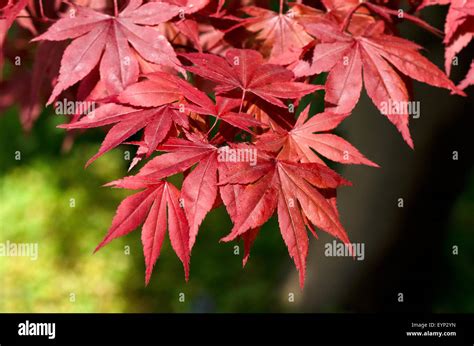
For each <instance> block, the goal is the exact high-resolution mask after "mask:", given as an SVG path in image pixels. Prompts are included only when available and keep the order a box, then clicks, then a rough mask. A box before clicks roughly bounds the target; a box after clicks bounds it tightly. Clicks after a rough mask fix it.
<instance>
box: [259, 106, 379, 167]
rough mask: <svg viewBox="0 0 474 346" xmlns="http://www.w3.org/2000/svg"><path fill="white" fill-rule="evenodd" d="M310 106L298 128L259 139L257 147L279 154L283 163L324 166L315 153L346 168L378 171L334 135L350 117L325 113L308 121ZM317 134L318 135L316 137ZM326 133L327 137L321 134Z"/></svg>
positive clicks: (306, 109)
mask: <svg viewBox="0 0 474 346" xmlns="http://www.w3.org/2000/svg"><path fill="white" fill-rule="evenodd" d="M308 115H309V106H307V107H306V108H305V109H304V110H303V112H301V114H300V115H299V117H298V120H297V122H296V124H295V126H294V127H293V128H292V129H291V130H290V131H286V130H283V129H279V130H277V131H269V132H266V133H265V134H263V135H262V136H260V138H259V141H258V145H260V146H261V147H262V148H265V149H267V150H271V151H274V152H278V156H277V157H278V158H279V159H280V160H289V161H294V162H317V163H320V164H323V165H325V163H324V161H323V160H321V159H320V158H319V157H318V155H316V154H315V153H314V152H316V153H318V154H320V155H322V156H324V157H326V158H328V159H330V160H332V161H336V162H340V163H346V164H364V165H368V166H374V167H378V165H377V164H375V163H373V162H372V161H370V160H368V159H367V158H366V157H365V156H364V155H362V154H361V153H360V152H359V151H358V150H357V149H356V148H354V147H353V146H352V145H351V144H350V143H349V142H347V141H346V140H344V139H342V138H341V137H339V136H336V135H334V134H331V133H327V131H329V130H333V129H334V128H336V127H337V126H338V125H339V123H340V122H341V121H343V120H344V119H345V118H347V116H348V115H349V114H339V113H332V112H324V113H320V114H316V115H314V116H313V117H311V118H310V119H309V120H308ZM316 132H318V133H316ZM320 132H324V133H320Z"/></svg>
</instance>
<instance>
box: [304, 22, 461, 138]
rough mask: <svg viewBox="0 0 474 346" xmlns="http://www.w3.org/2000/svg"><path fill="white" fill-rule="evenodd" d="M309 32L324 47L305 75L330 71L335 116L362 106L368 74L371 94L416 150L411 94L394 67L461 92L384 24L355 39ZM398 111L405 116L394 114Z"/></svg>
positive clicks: (313, 28)
mask: <svg viewBox="0 0 474 346" xmlns="http://www.w3.org/2000/svg"><path fill="white" fill-rule="evenodd" d="M306 30H307V31H308V32H309V33H311V34H312V35H314V36H315V37H317V38H318V39H319V40H320V41H321V42H322V43H320V44H317V45H316V47H315V48H314V55H313V60H312V65H311V70H310V72H309V73H305V74H316V73H321V72H326V71H329V75H328V79H327V82H326V86H325V87H326V96H325V100H326V101H327V102H329V103H330V104H332V105H334V107H333V108H332V110H333V111H334V112H339V113H349V112H351V111H352V109H353V108H354V107H355V105H356V104H357V102H358V100H359V96H360V92H361V89H362V72H363V80H364V85H365V89H366V91H367V94H368V95H369V96H370V98H371V99H372V101H373V102H374V104H375V106H376V107H377V108H378V109H379V110H380V111H381V112H382V113H384V115H385V116H386V117H387V118H388V119H389V120H390V121H391V122H392V123H393V124H394V125H395V126H396V127H397V129H398V130H399V131H400V133H401V134H402V136H403V138H404V139H405V141H406V142H407V143H408V145H410V146H411V147H413V142H412V139H411V136H410V132H409V130H408V118H409V117H408V113H407V111H406V109H404V108H405V107H404V106H403V105H406V104H407V103H408V101H409V97H408V92H407V89H406V86H405V83H404V82H403V80H402V78H401V77H400V75H399V74H398V72H397V71H396V70H395V69H394V68H393V67H392V65H393V66H394V67H396V68H397V70H399V71H401V72H402V73H403V74H405V75H407V76H409V77H411V78H413V79H416V80H418V81H421V82H425V83H427V84H431V85H433V86H437V87H442V88H446V89H449V90H451V91H453V92H459V90H458V89H457V88H456V86H455V85H454V84H453V82H452V81H451V80H449V79H448V77H447V76H446V75H445V74H444V73H443V72H442V71H441V70H439V69H438V68H437V67H436V66H435V65H434V64H433V63H431V62H430V61H429V60H428V59H426V58H425V57H424V56H422V55H421V54H420V53H419V52H418V50H419V49H421V47H420V46H419V45H417V44H415V43H413V42H411V41H408V40H405V39H401V38H398V37H395V36H393V35H386V34H384V32H383V30H384V25H383V22H381V21H379V22H377V23H376V24H374V25H372V26H370V27H368V28H367V29H366V31H365V33H364V34H363V35H361V36H352V35H351V34H349V33H347V32H343V31H341V30H340V28H339V27H338V26H337V25H335V24H331V23H329V22H326V23H313V24H308V25H306ZM392 105H396V106H397V107H398V109H399V111H398V112H393V110H394V109H395V107H392Z"/></svg>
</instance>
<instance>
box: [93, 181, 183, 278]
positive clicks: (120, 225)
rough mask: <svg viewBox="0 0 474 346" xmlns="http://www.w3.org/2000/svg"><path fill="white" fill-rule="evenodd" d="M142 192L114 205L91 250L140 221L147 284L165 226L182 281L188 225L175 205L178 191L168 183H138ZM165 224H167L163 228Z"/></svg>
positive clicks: (120, 235)
mask: <svg viewBox="0 0 474 346" xmlns="http://www.w3.org/2000/svg"><path fill="white" fill-rule="evenodd" d="M143 187H146V189H145V190H144V191H141V192H138V193H136V194H134V195H131V196H129V197H127V198H126V199H124V200H123V201H122V203H120V205H119V207H118V208H117V213H116V214H115V217H114V219H113V221H112V226H111V228H110V229H109V232H108V233H107V235H106V236H105V238H104V240H102V242H101V243H100V244H99V245H98V246H97V248H96V249H95V251H94V252H97V251H98V250H99V249H100V248H102V247H103V246H105V245H107V244H108V243H109V242H111V241H112V240H113V239H116V238H119V237H122V236H124V235H126V234H128V233H130V232H132V231H133V230H135V229H136V228H138V227H139V226H140V225H141V224H143V228H142V243H143V252H144V255H145V264H146V276H145V282H146V284H148V283H149V281H150V278H151V273H152V271H153V267H154V265H155V263H156V261H157V260H158V258H159V256H160V251H161V245H162V244H163V240H164V237H165V235H166V229H167V228H168V234H169V238H170V241H171V247H172V248H173V250H174V252H175V253H176V255H177V256H178V258H179V259H180V260H181V262H182V263H183V266H184V273H185V278H186V281H187V280H188V278H189V261H190V253H189V246H188V244H189V227H188V223H187V221H186V217H185V215H184V211H183V209H182V208H181V207H180V204H179V190H178V189H177V188H176V187H175V186H174V185H172V184H170V183H168V182H160V183H158V184H156V185H151V186H144V185H143V186H142V188H143ZM167 225H168V227H167Z"/></svg>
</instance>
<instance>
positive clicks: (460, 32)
mask: <svg viewBox="0 0 474 346" xmlns="http://www.w3.org/2000/svg"><path fill="white" fill-rule="evenodd" d="M448 4H449V5H450V6H449V10H448V14H447V16H446V23H445V25H444V33H445V37H444V44H445V45H446V49H445V54H444V55H445V59H444V68H445V70H446V74H447V75H448V76H449V75H450V74H451V67H452V66H453V62H454V58H455V57H456V55H457V54H458V53H459V52H460V51H461V50H462V49H463V48H465V47H466V46H467V45H468V44H469V43H470V42H471V41H472V38H473V37H474V1H473V0H424V1H423V2H422V3H421V5H420V7H419V9H422V8H424V7H426V6H431V5H448ZM473 62H474V60H473ZM471 66H473V64H472V63H471ZM473 73H474V72H472V69H471V70H469V72H468V73H467V75H466V77H465V79H464V80H463V81H462V82H461V83H460V85H459V88H460V89H465V88H466V87H467V86H469V85H471V84H472V83H473V82H472V80H473V78H474V77H473V76H472V74H473Z"/></svg>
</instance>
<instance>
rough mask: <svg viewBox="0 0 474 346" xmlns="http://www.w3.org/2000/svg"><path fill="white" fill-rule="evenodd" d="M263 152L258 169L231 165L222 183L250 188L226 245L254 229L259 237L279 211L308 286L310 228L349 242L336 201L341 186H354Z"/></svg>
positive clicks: (314, 167) (325, 171)
mask: <svg viewBox="0 0 474 346" xmlns="http://www.w3.org/2000/svg"><path fill="white" fill-rule="evenodd" d="M254 150H258V149H257V148H254ZM258 153H259V155H258V160H257V164H256V165H255V166H251V165H248V164H236V165H232V166H233V167H232V166H231V168H230V170H229V172H228V175H227V176H226V177H224V178H221V179H220V182H219V183H220V184H221V185H229V184H230V185H235V184H239V185H244V186H245V187H244V188H243V189H242V191H240V192H239V194H238V197H237V198H238V202H237V203H238V207H239V210H238V211H237V212H235V211H234V212H233V213H232V214H234V218H233V222H234V227H233V228H232V230H231V232H230V234H229V235H228V236H226V237H224V238H223V240H224V241H231V240H234V239H235V238H236V237H238V236H241V235H243V234H245V233H246V232H248V231H249V230H251V231H252V232H256V231H255V229H258V228H259V227H260V226H262V225H263V224H264V223H265V222H266V221H267V220H268V219H269V218H270V217H271V216H272V215H273V213H274V212H275V210H277V214H278V222H279V225H280V232H281V234H282V237H283V240H284V241H285V244H286V246H287V248H288V251H289V253H290V256H291V257H292V258H293V260H294V262H295V265H296V268H297V269H298V271H299V273H300V286H301V287H303V285H304V279H305V271H306V256H307V253H308V242H309V239H308V236H307V233H306V226H307V227H308V228H309V229H310V230H311V229H312V225H315V226H316V227H318V228H320V229H322V230H324V231H326V232H328V233H329V234H331V235H333V236H335V237H336V238H338V239H340V240H342V241H343V242H344V243H349V239H348V237H347V235H346V232H345V230H344V228H343V226H342V225H341V223H340V221H339V215H338V212H337V209H336V206H335V200H334V197H335V193H336V190H335V189H336V188H337V187H339V186H343V185H350V183H349V182H348V181H346V180H345V179H343V178H342V177H340V176H339V175H338V174H337V173H335V172H334V171H332V170H331V169H329V168H327V167H326V166H323V165H320V164H318V163H295V162H289V161H285V160H278V159H275V158H274V157H272V156H269V155H267V154H265V153H263V152H262V151H258ZM223 201H224V203H228V202H229V201H232V199H229V198H223ZM228 208H229V207H228ZM232 214H231V216H232ZM252 237H253V236H252Z"/></svg>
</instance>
